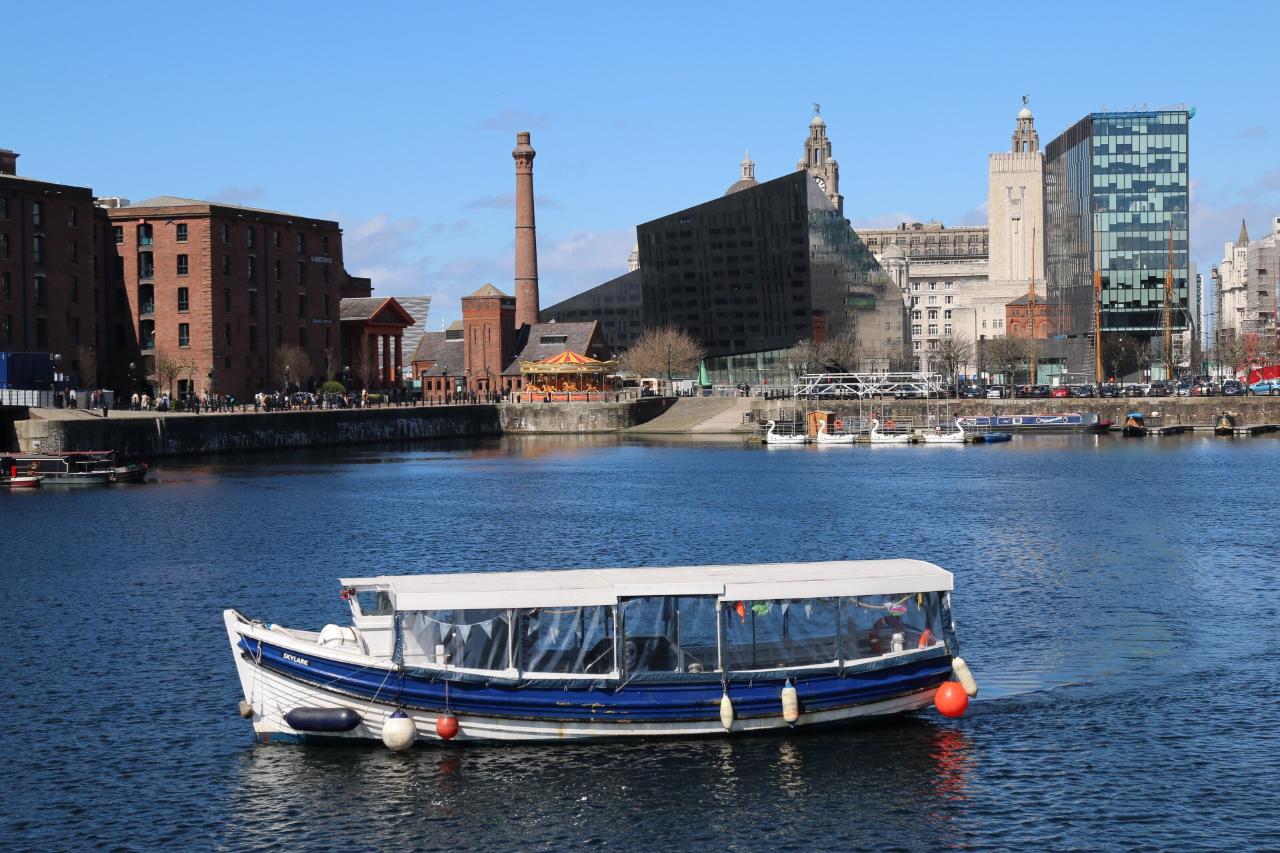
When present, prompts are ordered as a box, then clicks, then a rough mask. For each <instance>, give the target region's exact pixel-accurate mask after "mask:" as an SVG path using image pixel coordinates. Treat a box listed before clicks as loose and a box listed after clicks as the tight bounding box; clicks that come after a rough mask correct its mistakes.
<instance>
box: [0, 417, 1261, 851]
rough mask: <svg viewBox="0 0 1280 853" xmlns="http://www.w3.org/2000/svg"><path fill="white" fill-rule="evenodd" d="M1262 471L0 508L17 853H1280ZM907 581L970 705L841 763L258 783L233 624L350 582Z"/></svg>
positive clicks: (648, 447) (393, 453) (906, 465)
mask: <svg viewBox="0 0 1280 853" xmlns="http://www.w3.org/2000/svg"><path fill="white" fill-rule="evenodd" d="M1277 470H1280V439H1273V438H1255V439H1235V440H1231V439H1213V438H1209V437H1198V436H1197V437H1183V438H1174V439H1147V440H1129V441H1126V440H1123V439H1120V438H1118V437H1113V436H1103V437H1083V436H1061V437H1052V436H1044V437H1035V438H1018V439H1015V440H1014V442H1013V443H1011V444H1007V445H993V446H976V447H907V448H866V447H858V448H765V447H745V446H743V445H742V444H741V443H739V442H734V441H725V442H708V443H697V442H671V443H662V442H646V443H640V442H635V441H618V440H615V439H613V438H608V439H594V438H561V437H545V438H527V439H521V438H508V439H503V440H494V441H489V442H483V443H470V444H461V443H459V444H418V445H413V446H397V447H378V448H351V449H342V450H333V451H325V452H317V453H291V454H256V455H252V456H242V457H236V458H228V457H221V458H218V459H216V460H205V461H172V462H165V463H162V464H160V465H158V466H157V468H156V470H155V471H154V473H153V477H152V482H150V483H148V484H145V485H140V486H132V487H126V486H117V487H112V488H108V489H96V490H62V491H57V490H53V489H49V490H44V491H43V492H42V493H34V494H0V525H3V533H4V535H3V536H0V580H2V581H3V589H4V590H5V592H6V593H7V594H6V599H7V600H8V601H9V602H10V603H11V604H13V605H14V609H13V612H12V613H11V615H10V617H9V618H10V623H11V627H10V630H9V633H8V639H7V641H6V642H5V643H4V644H3V650H2V651H0V660H3V662H4V671H5V673H6V674H7V676H8V677H7V679H6V688H7V689H6V693H7V701H8V708H7V709H6V710H7V713H5V714H4V715H3V717H2V718H0V732H3V744H4V747H5V750H4V751H5V758H6V762H5V763H6V767H5V773H4V785H3V788H2V789H0V847H2V848H4V849H12V850H32V851H35V850H71V849H102V850H112V849H139V850H142V849H146V850H153V849H154V850H170V849H177V848H190V849H210V848H213V849H231V850H240V849H260V850H271V849H289V850H299V849H352V850H364V849H382V850H415V849H424V850H430V849H454V850H456V849H467V850H500V849H513V848H519V849H522V850H524V849H529V850H543V849H547V850H559V849H568V848H577V847H595V848H615V849H626V850H659V849H676V850H683V849H698V850H705V849H743V850H771V849H788V850H843V849H877V850H886V849H902V850H926V849H936V848H944V847H962V848H975V849H992V848H1027V847H1038V848H1048V849H1064V848H1081V849H1099V848H1133V847H1144V848H1152V849H1187V848H1192V847H1201V848H1206V849H1224V848H1230V847H1241V846H1245V847H1250V848H1257V847H1276V846H1277V845H1280V818H1278V817H1277V816H1276V804H1277V796H1278V795H1277V785H1278V784H1280V783H1278V781H1277V780H1278V779H1280V701H1277V696H1280V666H1277V663H1276V661H1277V658H1278V654H1277V653H1278V651H1280V649H1278V648H1277V647H1278V645H1280V641H1278V639H1277V638H1278V637H1280V605H1278V604H1277V601H1278V600H1280V596H1277V591H1276V588H1277V586H1278V585H1280V583H1278V581H1280V556H1278V555H1280V525H1277V523H1276V516H1277V512H1278V511H1280V507H1277V489H1276V486H1275V483H1274V476H1275V472H1276V471H1277ZM872 557H917V558H922V559H926V560H931V561H934V562H936V563H938V564H940V565H942V566H944V567H945V568H948V569H950V570H951V571H953V572H954V573H955V575H956V593H955V595H954V603H955V607H956V614H957V615H956V619H957V623H958V628H959V633H960V639H961V642H962V644H963V646H964V655H965V657H966V659H968V660H969V662H970V665H971V666H972V667H973V670H974V673H975V675H976V677H977V679H978V681H979V683H980V685H981V686H982V695H981V697H980V699H979V700H978V701H976V702H975V703H974V704H973V705H971V706H970V711H969V714H968V715H967V716H966V717H965V718H963V719H962V720H958V721H952V720H945V719H943V718H941V717H940V716H938V715H937V714H934V713H927V714H921V715H919V716H917V717H911V718H901V719H895V720H892V721H888V722H883V723H878V724H874V725H868V726H863V727H860V728H852V729H846V730H840V731H828V732H818V733H814V732H809V733H805V732H799V733H789V734H785V735H778V736H767V737H757V738H742V739H715V740H703V741H680V742H662V741H649V742H637V743H623V744H619V743H609V744H604V745H586V746H497V747H492V746H461V745H452V746H448V747H444V748H420V749H416V750H414V751H412V752H411V753H409V754H392V753H390V752H388V751H387V750H386V749H384V748H382V747H381V746H380V745H376V744H375V745H368V746H344V747H327V746H320V747H316V746H308V747H295V746H279V745H273V746H256V745H254V744H253V742H252V739H251V735H250V728H249V725H248V724H247V723H246V722H244V721H243V720H241V719H239V718H238V717H237V715H236V702H237V701H238V699H239V698H240V696H239V688H238V684H237V681H236V678H235V675H234V672H233V667H232V659H231V653H230V650H229V647H228V644H227V640H226V635H225V633H224V631H223V628H222V624H221V616H220V612H221V610H222V608H224V607H227V606H234V607H237V608H239V609H240V610H242V611H243V612H245V613H248V614H251V615H254V616H259V617H263V618H265V619H268V620H270V621H276V622H280V623H282V624H285V625H295V626H298V627H308V628H313V627H319V626H320V625H323V624H324V623H326V622H333V621H338V622H345V621H347V612H346V608H345V605H344V603H343V602H342V601H341V600H340V599H339V597H338V586H337V583H336V580H335V579H336V578H337V577H338V576H339V575H349V574H378V573H408V572H429V571H435V570H440V569H463V570H513V569H526V568H544V567H570V566H631V565H670V564H692V563H709V562H717V563H720V562H767V561H786V560H825V559H841V558H872Z"/></svg>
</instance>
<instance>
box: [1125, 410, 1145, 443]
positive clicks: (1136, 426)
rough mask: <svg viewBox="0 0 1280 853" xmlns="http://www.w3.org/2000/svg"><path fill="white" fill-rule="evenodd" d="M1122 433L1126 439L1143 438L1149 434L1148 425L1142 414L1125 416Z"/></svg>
mask: <svg viewBox="0 0 1280 853" xmlns="http://www.w3.org/2000/svg"><path fill="white" fill-rule="evenodd" d="M1120 432H1121V434H1122V435H1123V436H1124V437H1125V438H1143V437H1145V436H1146V434H1147V424H1146V421H1145V420H1144V419H1143V417H1142V412H1130V413H1129V414H1127V415H1125V416H1124V426H1122V427H1120Z"/></svg>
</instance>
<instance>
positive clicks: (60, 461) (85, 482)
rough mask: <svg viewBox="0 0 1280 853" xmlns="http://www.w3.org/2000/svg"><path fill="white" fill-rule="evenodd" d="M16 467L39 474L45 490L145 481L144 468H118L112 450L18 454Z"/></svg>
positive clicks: (141, 464) (134, 465)
mask: <svg viewBox="0 0 1280 853" xmlns="http://www.w3.org/2000/svg"><path fill="white" fill-rule="evenodd" d="M15 459H16V461H17V466H18V467H19V468H21V469H23V470H25V471H27V472H29V473H33V474H40V475H42V476H43V477H44V483H45V485H47V486H96V485H102V484H105V483H140V482H142V481H143V480H145V479H146V478H147V470H148V468H147V464H146V463H145V462H132V463H128V464H124V465H122V464H119V463H118V462H117V461H116V454H115V451H114V450H73V451H68V452H66V453H48V454H42V453H25V454H24V453H19V454H17V455H16V456H15Z"/></svg>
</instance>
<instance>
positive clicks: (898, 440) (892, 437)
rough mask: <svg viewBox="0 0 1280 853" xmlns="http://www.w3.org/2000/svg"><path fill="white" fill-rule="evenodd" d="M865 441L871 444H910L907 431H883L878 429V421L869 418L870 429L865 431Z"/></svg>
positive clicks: (909, 436)
mask: <svg viewBox="0 0 1280 853" xmlns="http://www.w3.org/2000/svg"><path fill="white" fill-rule="evenodd" d="M867 441H869V442H871V443H872V444H910V443H911V435H910V434H909V433H905V432H904V433H884V432H881V431H880V421H878V420H876V419H875V418H872V419H871V431H870V432H869V433H867Z"/></svg>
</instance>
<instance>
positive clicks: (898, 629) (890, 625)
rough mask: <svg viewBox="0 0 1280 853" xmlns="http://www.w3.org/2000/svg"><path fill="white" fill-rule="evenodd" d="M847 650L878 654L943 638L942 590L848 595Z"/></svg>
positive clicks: (861, 654) (850, 655)
mask: <svg viewBox="0 0 1280 853" xmlns="http://www.w3.org/2000/svg"><path fill="white" fill-rule="evenodd" d="M844 611H845V624H844V630H845V639H844V654H845V657H848V658H865V657H876V656H878V655H883V654H887V653H889V652H893V651H907V650H910V649H922V648H928V647H929V646H931V645H934V644H936V643H940V642H942V636H941V634H942V594H941V593H937V592H911V593H902V594H899V595H863V596H859V597H857V598H846V599H845V605H844Z"/></svg>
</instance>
